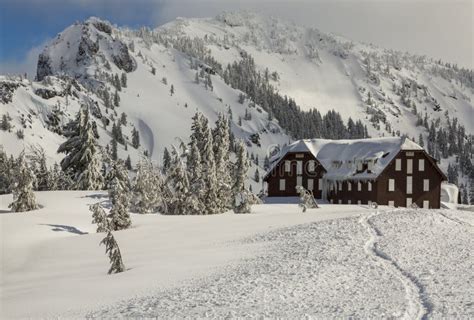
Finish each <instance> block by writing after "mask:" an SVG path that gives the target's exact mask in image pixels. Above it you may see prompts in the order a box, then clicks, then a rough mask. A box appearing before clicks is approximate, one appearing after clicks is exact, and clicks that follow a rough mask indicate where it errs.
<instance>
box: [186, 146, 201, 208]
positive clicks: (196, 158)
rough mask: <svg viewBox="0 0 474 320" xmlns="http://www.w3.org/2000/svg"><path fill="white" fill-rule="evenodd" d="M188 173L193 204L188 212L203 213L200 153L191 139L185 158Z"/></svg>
mask: <svg viewBox="0 0 474 320" xmlns="http://www.w3.org/2000/svg"><path fill="white" fill-rule="evenodd" d="M187 167H188V175H189V193H190V197H193V199H192V200H193V204H194V205H193V206H192V208H191V212H190V214H204V213H205V208H204V201H205V200H204V197H205V189H204V188H205V186H204V180H203V176H202V162H201V153H200V151H199V149H198V147H197V142H196V141H195V140H193V141H192V142H191V146H190V152H189V153H188V159H187Z"/></svg>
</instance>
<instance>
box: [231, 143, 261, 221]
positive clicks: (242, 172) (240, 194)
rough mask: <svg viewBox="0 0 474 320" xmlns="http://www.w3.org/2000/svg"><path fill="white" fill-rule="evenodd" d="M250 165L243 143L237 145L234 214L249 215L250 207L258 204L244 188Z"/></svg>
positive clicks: (252, 195)
mask: <svg viewBox="0 0 474 320" xmlns="http://www.w3.org/2000/svg"><path fill="white" fill-rule="evenodd" d="M249 167H250V163H249V160H248V157H247V152H246V150H245V146H244V144H243V142H241V141H240V142H239V143H238V144H237V161H236V163H235V168H234V186H233V188H232V192H233V197H234V207H233V209H234V212H235V213H251V205H252V204H256V203H258V202H259V201H258V199H257V198H256V197H255V195H254V194H253V193H252V192H251V191H250V190H248V189H247V188H246V187H245V180H246V177H247V171H248V169H249Z"/></svg>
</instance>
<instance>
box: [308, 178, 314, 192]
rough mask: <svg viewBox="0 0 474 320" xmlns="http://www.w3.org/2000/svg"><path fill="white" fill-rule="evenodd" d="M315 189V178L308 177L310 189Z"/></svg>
mask: <svg viewBox="0 0 474 320" xmlns="http://www.w3.org/2000/svg"><path fill="white" fill-rule="evenodd" d="M313 189H314V180H313V179H308V190H309V191H313Z"/></svg>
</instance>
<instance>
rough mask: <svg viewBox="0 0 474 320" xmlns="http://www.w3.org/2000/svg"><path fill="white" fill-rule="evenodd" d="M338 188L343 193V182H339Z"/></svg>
mask: <svg viewBox="0 0 474 320" xmlns="http://www.w3.org/2000/svg"><path fill="white" fill-rule="evenodd" d="M337 187H338V190H339V191H342V182H338V183H337Z"/></svg>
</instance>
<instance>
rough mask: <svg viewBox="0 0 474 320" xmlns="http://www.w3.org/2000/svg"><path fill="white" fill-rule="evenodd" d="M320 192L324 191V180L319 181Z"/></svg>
mask: <svg viewBox="0 0 474 320" xmlns="http://www.w3.org/2000/svg"><path fill="white" fill-rule="evenodd" d="M318 190H319V191H322V190H323V179H318Z"/></svg>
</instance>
